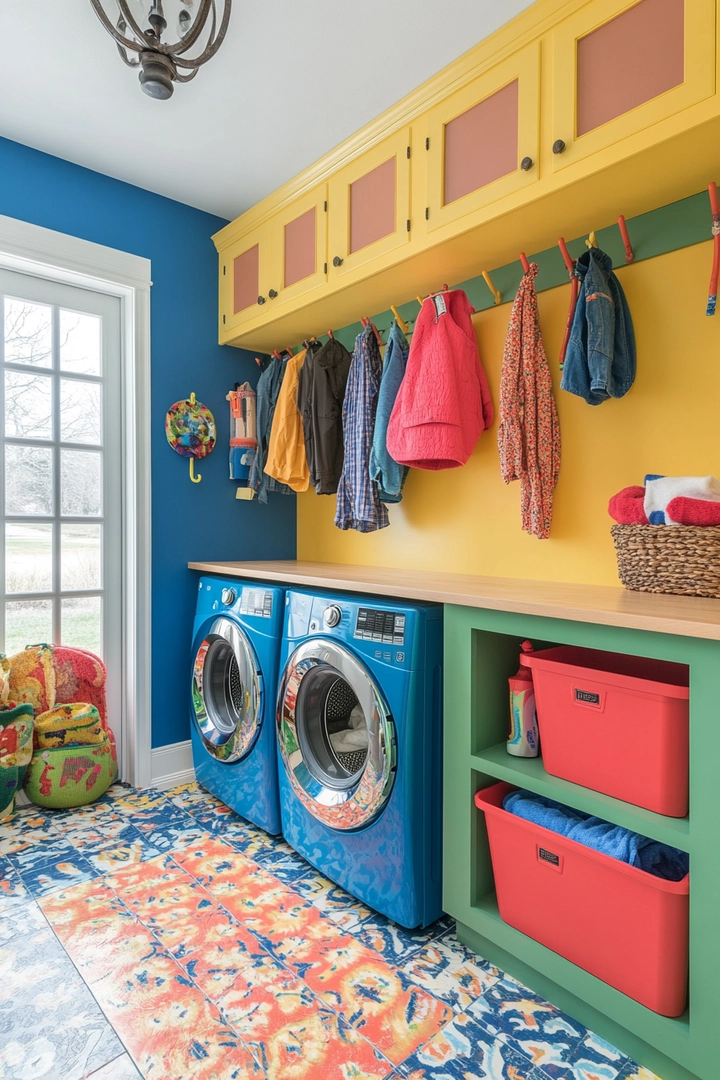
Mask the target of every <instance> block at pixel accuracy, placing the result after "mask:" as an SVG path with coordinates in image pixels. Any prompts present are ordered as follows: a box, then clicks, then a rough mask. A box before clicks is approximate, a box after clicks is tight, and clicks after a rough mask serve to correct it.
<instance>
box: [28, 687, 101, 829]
mask: <svg viewBox="0 0 720 1080" xmlns="http://www.w3.org/2000/svg"><path fill="white" fill-rule="evenodd" d="M26 707H27V706H26ZM112 750H113V748H112V746H111V743H110V739H109V737H108V734H107V732H106V730H105V728H104V727H103V724H102V721H101V719H100V713H99V712H98V710H97V709H96V708H95V706H94V705H87V704H84V703H82V702H75V703H73V704H71V705H56V706H55V708H54V709H48V710H47V711H46V712H43V713H40V715H39V716H37V717H36V718H35V752H34V753H33V755H32V760H31V761H30V766H29V768H28V771H27V776H26V778H25V793H26V794H27V797H28V798H29V799H30V801H31V802H34V803H35V804H36V805H37V806H46V807H49V808H51V809H54V810H58V809H67V808H69V807H73V806H85V805H86V804H87V803H91V802H94V801H95V800H96V799H99V798H100V796H101V795H103V794H104V793H105V792H106V791H107V789H108V788H109V787H110V784H111V783H112V782H113V779H114V777H115V765H114V761H113V756H112Z"/></svg>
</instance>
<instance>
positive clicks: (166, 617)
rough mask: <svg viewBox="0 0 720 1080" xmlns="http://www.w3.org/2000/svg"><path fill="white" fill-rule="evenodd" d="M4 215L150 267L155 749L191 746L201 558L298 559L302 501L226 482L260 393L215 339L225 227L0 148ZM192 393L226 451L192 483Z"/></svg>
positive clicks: (64, 165)
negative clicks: (251, 389)
mask: <svg viewBox="0 0 720 1080" xmlns="http://www.w3.org/2000/svg"><path fill="white" fill-rule="evenodd" d="M0 214H5V215H7V216H8V217H14V218H20V219H22V220H24V221H31V222H34V223H35V224H36V225H43V226H45V227H46V228H48V229H56V230H57V231H59V232H64V233H70V234H71V235H73V236H79V237H82V238H83V239H86V240H92V241H94V242H95V243H98V244H106V245H107V246H108V247H114V248H120V249H121V250H123V251H129V252H132V253H133V254H135V255H143V256H145V258H148V259H150V260H151V262H152V280H153V287H152V295H151V304H152V372H151V376H152V462H151V469H152V500H153V515H152V530H153V558H152V599H153V644H152V679H153V717H152V731H153V746H165V745H166V744H168V743H174V742H179V741H181V740H183V739H187V738H189V737H190V730H189V719H188V711H187V697H186V694H187V684H188V678H189V647H190V643H189V636H190V631H191V620H192V614H193V605H194V601H195V592H196V582H197V575H196V574H194V573H192V572H191V571H189V570H187V568H186V567H187V563H188V561H189V560H193V559H210V560H214V559H292V558H295V497H294V496H282V495H275V494H271V495H270V497H269V501H268V504H267V506H260V505H259V504H257V503H255V502H252V503H245V502H239V501H237V500H236V499H235V485H234V484H232V483H231V482H230V481H229V479H228V462H227V457H228V455H227V446H228V437H229V415H228V403H227V402H226V401H225V394H226V393H227V392H228V390H230V389H232V387H233V385H234V383H235V381H238V382H244V381H245V380H246V379H249V380H250V382H251V383H252V384H253V385H255V383H256V381H257V376H258V374H259V369H258V368H257V366H256V364H255V363H254V361H253V358H252V356H251V354H249V353H247V352H244V351H240V350H238V349H232V348H228V347H221V346H219V345H217V344H216V340H217V262H216V253H215V248H214V247H213V244H212V241H211V239H210V237H211V234H212V233H214V232H215V231H216V230H217V229H219V228H220V227H221V226H222V225H224V224H225V221H224V220H222V219H221V218H218V217H214V216H213V215H211V214H206V213H203V212H202V211H200V210H195V209H193V208H192V207H190V206H185V205H184V204H182V203H178V202H174V201H173V200H172V199H165V198H163V197H162V196H159V195H154V194H152V193H151V192H148V191H144V190H143V189H142V188H137V187H133V186H132V185H131V184H124V183H122V182H121V181H118V180H113V179H111V178H110V177H108V176H103V175H102V174H100V173H96V172H92V171H90V170H89V169H83V168H81V167H80V166H77V165H72V164H71V163H70V162H67V161H63V160H62V159H60V158H55V157H50V156H49V155H47V154H42V153H40V152H39V151H37V150H31V149H30V148H28V147H26V146H21V145H20V144H18V143H14V142H10V141H8V140H7V139H2V138H0ZM191 390H194V391H195V393H196V394H197V396H198V398H199V399H200V400H201V401H203V402H204V403H205V404H206V405H208V406H209V408H210V409H211V410H212V412H213V413H214V415H215V419H216V421H217V425H218V445H217V447H216V449H215V451H214V453H213V454H212V455H211V457H209V458H208V459H207V460H206V461H204V462H202V465H201V468H200V470H199V471H201V472H202V477H203V479H202V483H201V484H191V483H190V480H189V478H188V463H187V461H186V460H185V459H183V458H181V457H179V456H178V455H177V454H175V453H173V451H172V450H171V449H170V447H169V446H168V444H167V442H166V440H165V432H164V418H165V412H166V410H167V409H168V407H169V406H170V405H171V404H172V403H173V402H174V401H177V400H178V399H180V398H185V397H187V396H188V395H189V393H190V391H191Z"/></svg>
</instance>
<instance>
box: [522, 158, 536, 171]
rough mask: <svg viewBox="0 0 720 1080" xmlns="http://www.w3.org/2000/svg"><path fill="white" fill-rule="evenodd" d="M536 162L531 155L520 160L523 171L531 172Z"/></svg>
mask: <svg viewBox="0 0 720 1080" xmlns="http://www.w3.org/2000/svg"><path fill="white" fill-rule="evenodd" d="M534 164H535V162H534V161H533V159H532V158H531V157H524V158H523V159H522V161H521V162H520V168H521V169H522V171H523V172H530V170H531V169H532V167H533V165H534Z"/></svg>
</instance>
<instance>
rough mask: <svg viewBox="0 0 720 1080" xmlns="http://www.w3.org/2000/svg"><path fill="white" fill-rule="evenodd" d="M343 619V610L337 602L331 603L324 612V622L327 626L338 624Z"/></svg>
mask: <svg viewBox="0 0 720 1080" xmlns="http://www.w3.org/2000/svg"><path fill="white" fill-rule="evenodd" d="M341 619H342V611H341V610H340V608H339V607H338V606H337V604H331V605H330V607H326V608H325V611H324V612H323V622H324V623H325V625H326V626H337V625H338V624H339V622H340V620H341Z"/></svg>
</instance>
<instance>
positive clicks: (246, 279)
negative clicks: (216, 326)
mask: <svg viewBox="0 0 720 1080" xmlns="http://www.w3.org/2000/svg"><path fill="white" fill-rule="evenodd" d="M259 265H260V247H259V245H258V244H256V245H255V247H251V248H249V249H248V250H247V251H243V253H242V255H238V256H237V258H236V259H235V260H234V262H233V311H234V312H235V314H236V315H237V313H238V312H239V311H244V310H245V308H249V307H250V306H251V305H252V304H257V298H258V292H259V291H260V289H259V276H258V275H259Z"/></svg>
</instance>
